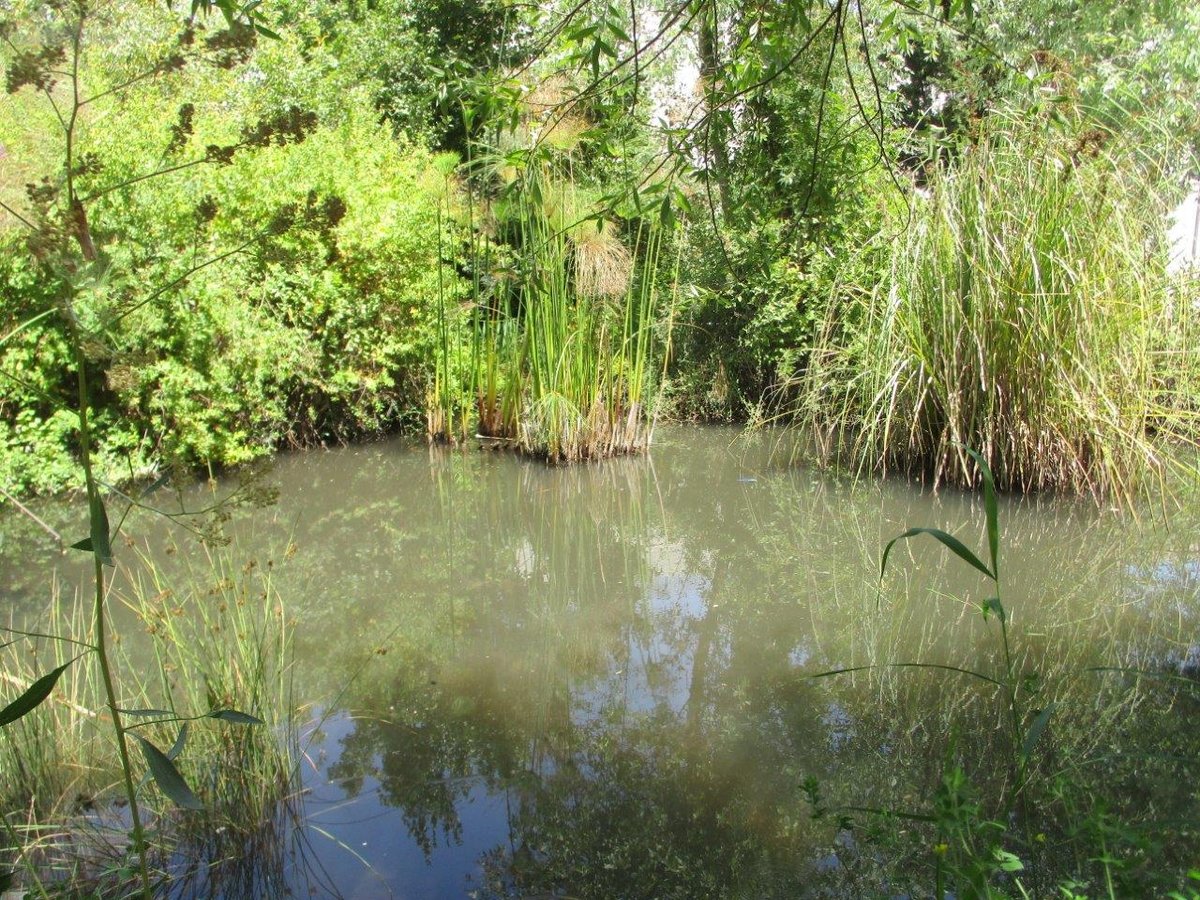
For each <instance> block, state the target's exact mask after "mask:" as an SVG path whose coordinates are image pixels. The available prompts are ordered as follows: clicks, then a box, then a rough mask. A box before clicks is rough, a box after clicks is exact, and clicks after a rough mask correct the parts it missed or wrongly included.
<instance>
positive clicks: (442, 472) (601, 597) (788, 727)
mask: <svg viewBox="0 0 1200 900" xmlns="http://www.w3.org/2000/svg"><path fill="white" fill-rule="evenodd" d="M661 438H662V439H661V440H660V442H659V444H658V446H657V447H656V448H655V450H654V452H653V454H652V456H651V457H650V458H636V459H633V458H631V459H617V460H610V461H607V462H603V463H598V464H595V465H589V466H578V467H571V468H561V469H551V468H546V467H544V466H542V465H540V464H535V463H530V462H527V461H522V460H519V459H514V458H512V457H509V456H505V455H496V454H489V453H470V454H463V453H457V452H452V451H446V450H432V451H431V450H428V449H426V448H424V447H414V446H410V445H404V444H387V445H379V446H375V447H361V448H354V449H348V450H345V451H339V452H330V453H315V454H308V455H305V456H302V457H292V458H286V459H284V460H283V461H282V462H281V463H280V465H279V466H278V467H277V470H276V473H275V476H274V477H275V478H276V479H277V480H278V482H279V483H280V486H281V488H282V495H281V499H280V502H279V503H278V504H277V505H276V506H274V507H272V508H270V509H268V510H264V511H260V512H258V513H256V514H255V515H254V516H253V517H252V518H250V517H247V518H241V519H235V521H233V522H232V523H231V525H230V532H231V536H232V538H233V546H235V547H236V548H237V552H238V553H241V554H243V555H245V556H246V557H247V558H254V559H256V560H259V561H264V560H271V561H272V563H273V564H275V565H276V566H277V569H276V571H277V586H278V589H279V591H280V593H281V595H282V596H284V597H285V598H286V600H287V602H288V605H289V608H290V609H291V611H292V613H293V614H294V615H295V617H296V622H297V626H296V627H297V631H296V646H297V682H298V686H297V691H298V693H299V694H300V695H301V696H302V697H304V698H305V699H306V700H307V701H308V702H310V703H311V704H313V705H314V706H315V707H316V708H319V709H321V710H322V711H323V712H322V715H321V717H320V719H319V721H318V722H317V723H316V724H315V725H314V727H313V728H312V730H311V731H310V732H309V733H306V734H305V735H304V736H303V740H304V742H305V746H306V753H307V758H308V760H309V761H310V763H309V765H307V766H306V767H305V776H304V777H305V783H304V787H305V789H306V791H307V795H306V798H305V813H306V816H307V822H308V823H309V824H308V827H309V828H310V829H311V832H310V837H312V840H313V841H314V847H315V852H316V853H317V856H318V857H319V860H320V864H321V866H322V867H323V868H324V869H325V871H327V872H328V873H329V883H330V884H333V885H336V886H337V888H338V891H339V892H340V893H343V894H345V895H347V896H361V897H375V896H382V895H384V894H385V893H386V892H388V891H390V892H392V893H394V894H395V895H396V896H414V897H416V896H464V895H466V894H468V893H470V894H471V895H473V896H476V897H481V898H483V897H508V896H595V897H601V896H603V897H609V896H655V897H667V896H680V897H684V896H686V897H693V896H723V895H739V896H746V895H750V896H769V895H777V896H796V895H797V894H798V893H804V892H806V891H809V890H810V889H811V890H815V887H814V885H818V884H822V885H824V887H823V888H822V890H826V889H828V890H830V891H841V892H842V893H844V894H846V895H849V896H854V895H856V892H861V891H863V890H867V891H868V892H870V891H869V890H868V888H867V885H870V884H875V882H872V881H870V879H871V878H872V877H874V876H873V874H872V873H874V872H875V869H876V868H877V867H876V866H875V862H874V861H873V860H872V859H871V858H870V855H869V854H867V853H864V852H863V851H861V849H860V848H859V847H858V846H857V845H856V844H855V842H854V841H853V840H851V839H849V838H848V837H847V835H846V834H844V833H839V831H838V830H837V829H836V828H835V827H831V825H830V823H829V822H828V821H817V820H814V819H813V817H812V815H811V813H812V809H811V806H810V805H809V803H808V798H806V796H805V794H804V792H803V791H802V789H801V785H802V784H803V782H804V780H805V778H806V777H809V776H814V777H816V778H818V779H819V781H820V783H821V784H822V786H823V790H824V791H825V792H826V794H827V795H828V796H832V797H835V798H836V799H837V800H838V801H839V802H842V803H845V804H856V805H862V806H881V807H887V806H893V807H898V808H914V807H916V806H917V805H919V804H920V803H921V801H922V798H924V797H928V796H929V793H930V791H932V790H933V789H935V788H936V785H937V784H938V781H939V778H940V775H941V772H942V767H943V763H944V762H945V760H946V759H947V754H948V753H951V752H952V751H953V748H954V747H956V746H962V745H963V744H964V743H965V744H969V745H970V746H971V747H972V751H973V753H974V760H973V765H975V766H976V767H977V768H978V770H979V771H980V772H983V773H986V772H987V770H988V760H989V755H994V754H995V753H996V752H997V749H998V748H996V747H995V746H994V744H995V739H994V735H995V734H996V733H997V729H998V728H999V718H998V704H997V703H996V697H995V695H994V692H991V691H989V690H988V689H987V685H986V684H985V685H982V687H981V686H980V685H979V684H977V683H964V682H963V681H962V680H961V679H955V678H953V677H951V678H947V677H944V676H942V675H931V674H930V673H927V672H915V673H911V674H906V675H904V676H903V677H895V676H879V675H871V674H860V675H855V676H853V677H845V678H821V679H814V678H813V677H812V676H813V675H815V674H817V673H820V672H824V671H828V670H831V669H837V668H844V667H852V666H863V665H870V664H876V663H885V662H899V661H914V660H920V661H926V662H941V663H946V664H952V665H957V666H964V667H970V668H975V669H978V670H983V671H996V670H997V668H998V666H999V665H1000V660H999V656H998V653H999V647H998V645H997V643H996V641H995V635H994V632H992V631H990V630H989V625H988V624H987V623H985V622H984V621H983V619H982V617H981V616H980V615H979V613H978V603H979V602H980V601H981V600H983V599H984V597H985V596H986V595H985V594H984V593H983V592H984V591H985V590H986V588H987V585H985V584H983V583H982V582H981V580H980V579H978V578H977V577H974V576H972V575H970V574H969V573H968V572H966V571H964V570H963V568H962V567H961V566H957V565H955V564H953V563H950V562H947V560H946V558H945V555H944V554H943V553H942V552H941V551H939V549H938V548H937V547H935V546H933V545H932V544H928V545H927V544H921V543H918V542H912V543H911V545H909V546H905V547H903V548H902V551H901V552H900V553H899V554H898V555H897V557H896V568H895V570H894V571H893V573H892V574H890V575H889V576H888V578H887V579H886V580H885V581H884V583H883V585H882V588H881V586H880V584H879V581H878V556H879V552H880V548H881V547H882V545H883V544H884V543H885V542H886V541H887V540H888V539H889V538H890V537H892V536H894V535H895V534H897V533H899V532H900V531H902V530H903V529H904V528H906V527H907V526H909V525H914V524H928V525H937V526H940V527H944V528H947V529H948V530H951V531H954V532H956V533H959V534H961V535H963V537H964V539H966V540H968V543H978V540H979V538H978V536H979V535H980V534H981V533H982V530H983V511H982V509H981V507H980V505H979V504H978V503H977V502H976V500H975V499H974V498H972V497H969V496H963V495H958V494H953V493H944V494H942V495H941V496H940V497H937V498H932V497H930V496H928V495H926V494H923V493H921V492H920V491H917V490H914V489H913V488H912V487H911V486H909V485H907V484H904V483H899V482H885V483H882V484H880V483H872V484H858V485H855V484H851V483H848V482H843V481H838V480H836V479H831V478H828V477H825V476H818V475H815V474H813V473H811V472H806V471H803V470H796V469H791V468H786V467H782V466H778V465H776V464H775V463H774V462H773V457H772V454H771V452H770V449H771V448H770V447H769V446H767V445H765V444H755V443H750V444H746V443H740V442H739V443H731V442H732V440H733V435H732V433H731V432H728V431H720V430H711V431H710V430H682V429H680V430H667V431H666V432H665V433H664V434H663V435H661ZM1001 515H1002V519H1003V523H1004V538H1003V550H1002V552H1003V554H1004V557H1003V566H1004V569H1003V572H1004V579H1005V591H1006V598H1007V599H1006V602H1007V603H1008V605H1009V606H1010V608H1011V609H1012V611H1013V613H1014V622H1015V627H1016V628H1017V629H1018V630H1019V633H1020V635H1021V643H1020V653H1021V654H1022V657H1021V658H1022V664H1023V665H1024V666H1026V668H1027V669H1028V670H1030V671H1032V670H1034V669H1036V670H1037V671H1038V672H1039V674H1040V675H1041V676H1042V679H1043V680H1044V681H1045V682H1046V683H1047V684H1051V685H1055V687H1054V688H1053V690H1055V691H1058V692H1060V693H1061V697H1059V695H1058V694H1056V695H1055V696H1056V697H1059V699H1063V700H1065V699H1066V698H1067V695H1068V694H1069V693H1070V692H1072V691H1082V692H1084V694H1087V692H1088V691H1090V692H1091V694H1092V695H1093V696H1098V695H1099V694H1100V693H1102V692H1104V691H1110V692H1111V691H1115V690H1118V689H1120V688H1121V686H1120V685H1113V684H1108V683H1104V684H1099V683H1097V684H1091V685H1090V686H1089V685H1081V684H1080V682H1079V679H1077V678H1075V679H1071V680H1068V679H1066V677H1065V673H1066V672H1067V671H1068V670H1070V671H1078V670H1082V669H1085V668H1086V667H1088V666H1129V665H1139V666H1144V665H1147V664H1148V663H1150V662H1154V663H1155V664H1157V663H1159V662H1162V661H1174V660H1178V661H1179V663H1178V664H1179V665H1185V662H1184V661H1185V660H1186V659H1188V658H1191V657H1190V656H1189V654H1192V653H1193V652H1194V646H1195V643H1196V624H1197V623H1196V610H1197V606H1198V604H1197V598H1196V579H1195V567H1196V560H1197V558H1200V553H1198V552H1197V549H1198V548H1197V546H1196V540H1195V536H1196V535H1200V529H1197V528H1195V527H1194V526H1195V523H1194V522H1193V521H1191V520H1190V519H1184V518H1182V517H1180V518H1179V519H1178V520H1177V521H1176V522H1175V523H1174V527H1173V528H1172V529H1170V530H1168V529H1164V528H1162V527H1161V526H1159V525H1156V524H1155V523H1154V522H1153V521H1152V520H1151V519H1150V518H1149V517H1146V518H1144V519H1143V520H1141V521H1140V522H1134V521H1131V520H1128V519H1122V518H1119V517H1116V516H1114V515H1111V514H1108V513H1103V512H1098V511H1097V510H1095V509H1094V508H1093V507H1091V506H1089V505H1085V504H1073V503H1067V502H1056V501H1053V500H1050V499H1048V498H1040V499H1037V500H1031V501H1023V502H1016V501H1009V502H1006V503H1005V504H1004V508H1003V509H1002V512H1001ZM132 527H133V528H134V529H135V530H136V529H137V528H139V527H142V528H143V529H144V533H147V534H149V536H150V538H151V539H152V540H153V541H154V542H155V544H156V546H157V548H158V552H159V553H160V554H162V555H160V557H159V558H160V560H161V561H162V565H164V566H172V565H176V564H177V563H176V562H175V561H176V560H178V559H180V558H181V557H183V556H186V555H187V547H186V545H185V544H184V543H182V542H180V540H179V539H178V538H171V537H168V536H165V535H162V534H160V533H159V532H158V530H157V529H155V528H154V526H149V525H145V524H142V523H137V522H135V523H133V526H132ZM173 540H174V541H176V543H177V545H178V549H177V551H176V552H175V553H174V554H171V553H168V550H169V549H170V548H171V542H172V541H173ZM285 560H286V562H285ZM1047 690H1050V688H1048V689H1047ZM1151 706H1153V704H1151ZM1163 706H1164V708H1169V707H1170V706H1171V702H1166V703H1164V704H1163ZM1155 708H1157V707H1155ZM1189 708H1190V707H1189ZM1084 715H1086V712H1085V713H1084ZM1157 721H1158V722H1159V727H1160V728H1161V729H1162V730H1163V732H1164V733H1167V734H1176V733H1178V732H1180V731H1181V730H1182V728H1181V725H1180V720H1178V719H1173V718H1171V716H1170V715H1167V714H1165V713H1164V718H1161V719H1160V720H1157ZM1063 727H1064V728H1065V725H1064V726H1063ZM1111 738H1112V732H1108V731H1104V730H1103V729H1100V728H1096V729H1095V735H1094V738H1093V739H1092V743H1091V744H1089V743H1088V740H1087V739H1084V738H1079V739H1073V741H1074V742H1073V744H1072V747H1073V748H1074V750H1075V752H1081V751H1082V752H1085V753H1086V752H1090V751H1091V750H1095V749H1097V748H1098V747H1099V745H1100V744H1101V743H1102V742H1104V741H1108V740H1110V739H1111ZM998 768H1002V767H998ZM1189 808H1190V807H1189Z"/></svg>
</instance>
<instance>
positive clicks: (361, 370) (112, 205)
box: [0, 7, 445, 492]
mask: <svg viewBox="0 0 1200 900" xmlns="http://www.w3.org/2000/svg"><path fill="white" fill-rule="evenodd" d="M121 26H125V27H131V28H140V29H143V30H144V31H145V33H146V34H147V35H148V36H147V38H146V40H145V43H144V44H143V45H140V46H138V47H136V48H134V49H133V50H127V51H126V52H125V54H124V55H122V54H121V53H120V51H119V48H118V46H117V45H112V44H106V43H104V41H105V40H106V39H107V37H108V36H109V35H110V33H111V32H112V31H113V30H118V29H119V28H120V27H121ZM171 27H172V26H171V20H170V19H169V17H166V18H164V17H163V16H161V15H157V16H156V15H155V14H153V13H150V12H149V11H144V10H133V9H125V8H124V7H118V8H117V10H116V11H112V10H110V11H108V13H106V16H105V17H101V18H99V19H98V20H96V21H95V22H94V23H93V22H91V21H89V29H91V30H89V31H88V32H87V36H88V37H90V38H92V40H93V41H94V42H95V43H94V44H93V43H91V42H89V43H87V44H85V48H86V49H85V53H84V55H83V57H82V60H83V62H84V66H83V68H82V72H81V78H80V81H81V84H82V85H83V87H84V90H85V91H86V93H87V94H88V95H90V96H96V97H98V98H99V99H96V100H94V101H90V102H91V103H92V104H94V105H95V106H96V107H97V108H103V109H104V112H105V116H104V117H103V118H102V119H100V120H98V121H97V122H96V123H95V124H93V123H92V120H91V117H90V116H83V117H81V119H80V123H81V124H80V127H79V133H78V134H77V135H76V136H75V148H74V152H75V154H76V156H77V157H79V158H86V159H88V160H89V162H88V165H87V166H86V168H81V169H80V171H79V172H77V173H76V174H75V178H74V183H75V187H76V189H77V190H78V191H80V192H81V194H82V196H84V197H86V198H87V204H86V207H87V215H88V226H89V229H90V232H91V237H92V239H93V240H94V243H95V245H96V248H97V252H98V255H99V258H98V259H97V261H96V263H95V265H90V266H89V267H88V268H87V269H86V271H85V272H81V273H79V274H77V275H75V276H64V272H66V271H68V270H67V269H64V268H63V267H61V266H59V265H58V264H57V263H56V262H55V260H56V259H57V257H56V256H54V255H53V254H48V253H47V250H46V249H40V248H39V247H38V246H37V245H35V242H33V241H32V240H31V236H30V235H29V233H28V228H26V227H24V225H23V224H22V222H21V221H19V220H16V221H10V222H7V223H5V227H4V228H3V229H0V243H3V245H4V247H5V253H4V254H3V257H2V262H0V323H2V324H0V328H2V329H3V330H2V331H0V334H2V335H5V336H6V339H5V340H4V341H3V343H2V344H0V370H2V371H3V372H5V373H6V375H5V379H6V390H5V391H4V393H3V394H2V395H0V486H2V487H4V488H5V489H6V490H9V491H10V492H13V491H15V492H21V491H29V490H33V491H48V490H53V489H57V488H61V487H64V486H68V485H73V484H77V483H78V475H77V474H76V470H75V469H74V462H73V457H74V455H75V443H74V436H73V429H74V427H75V416H74V414H72V413H69V412H67V411H66V410H67V409H68V408H69V407H70V406H71V405H72V404H73V403H74V386H73V377H74V374H75V369H76V361H75V358H74V354H73V352H72V351H71V349H70V340H69V335H68V331H69V326H68V323H67V320H66V319H64V318H62V317H60V316H58V315H53V316H48V317H45V316H43V317H41V318H37V321H35V322H32V323H31V324H29V325H28V327H23V323H27V322H29V320H30V319H33V318H36V317H39V316H41V314H43V313H45V312H48V311H51V310H54V309H56V308H58V307H59V306H60V304H61V302H62V297H63V296H64V295H66V294H67V293H72V294H74V295H75V300H74V301H73V303H74V306H75V308H76V309H77V311H78V315H79V319H80V324H81V325H83V326H84V327H86V328H87V329H88V330H89V332H90V337H89V338H88V339H87V341H86V346H85V357H86V359H87V360H88V368H89V369H90V370H91V371H90V372H89V376H90V377H89V380H90V382H91V383H92V385H93V390H92V394H91V397H90V401H91V403H92V405H93V420H92V429H93V433H94V436H95V438H96V441H97V452H98V456H99V465H100V468H101V470H102V471H103V472H104V473H105V476H104V477H105V478H108V479H113V478H121V477H127V476H128V475H130V474H134V473H139V472H142V471H144V470H146V469H147V468H148V467H150V466H151V465H156V464H160V461H162V460H166V461H168V462H177V463H181V464H183V465H187V466H196V465H218V466H219V465H229V464H236V463H241V462H246V461H249V460H251V459H254V458H256V457H259V456H262V455H263V454H265V453H269V452H271V451H272V450H273V449H275V448H277V447H280V446H287V445H304V444H311V443H314V442H324V441H331V440H346V439H349V438H351V437H357V436H362V435H370V434H378V433H380V432H382V431H384V430H389V429H392V428H395V427H396V426H397V425H399V424H401V423H404V422H406V421H408V422H411V421H413V420H414V419H415V418H416V417H417V416H418V415H419V410H420V407H421V402H422V399H423V393H424V380H425V377H426V376H425V372H426V369H427V367H428V363H429V361H430V359H431V357H432V352H431V347H432V341H433V338H434V335H433V331H432V324H431V322H432V315H433V310H434V303H433V301H434V298H435V296H436V291H435V285H436V283H437V280H438V277H439V274H438V273H439V269H440V264H439V262H438V257H437V255H436V254H437V244H438V236H437V229H436V215H437V209H438V206H439V204H440V203H441V202H442V201H443V195H444V193H445V182H444V180H443V179H442V177H441V176H440V174H439V172H440V168H439V166H438V165H437V164H436V160H435V159H434V158H433V157H432V156H431V155H430V154H428V153H427V152H425V151H423V150H421V149H420V148H419V147H415V146H410V145H406V144H402V143H397V142H396V141H394V140H393V139H392V138H391V136H390V133H389V132H388V130H387V129H386V128H385V127H384V126H381V125H379V124H376V122H375V113H374V112H373V111H372V110H371V108H370V106H369V98H368V96H367V92H366V90H365V89H364V88H357V89H352V88H348V89H347V90H346V91H344V92H343V93H342V94H341V96H340V97H339V102H338V105H337V106H336V107H335V106H334V105H333V104H332V103H331V102H329V98H328V96H327V95H321V94H319V93H318V95H317V96H314V97H313V98H312V99H313V100H314V101H315V105H316V106H318V107H320V108H322V109H323V110H324V111H326V112H328V113H329V115H328V118H327V120H326V121H325V122H324V123H321V124H318V120H317V119H316V118H314V116H313V115H312V114H310V113H309V112H308V111H306V110H304V109H301V108H300V107H298V106H296V105H295V104H296V98H294V97H293V98H290V99H288V100H287V101H282V100H280V99H279V94H280V91H279V86H278V85H277V84H276V81H277V79H276V78H275V77H274V76H275V75H277V74H278V75H280V76H281V77H282V76H283V74H284V73H289V72H295V71H297V70H304V68H305V67H304V66H303V65H302V64H301V60H300V58H299V53H300V49H299V47H298V46H297V45H296V43H295V42H269V43H268V44H267V45H266V46H265V47H263V48H261V49H259V50H257V51H255V50H254V45H253V43H251V44H250V45H249V47H248V49H246V50H245V51H244V53H243V56H239V57H237V58H236V59H235V60H233V61H230V62H228V63H227V62H225V61H219V62H220V63H221V65H220V66H218V68H217V69H216V71H217V72H218V73H223V72H224V68H223V67H224V66H226V65H229V66H231V67H232V69H233V70H234V71H235V72H238V73H241V77H238V78H233V77H225V76H223V75H222V77H218V78H213V77H212V76H211V73H210V72H208V71H204V70H203V68H194V69H193V68H190V67H188V66H184V67H183V68H182V69H181V70H179V71H177V72H175V71H170V72H167V73H165V74H161V75H158V76H157V77H155V78H151V79H148V80H140V81H139V80H136V76H130V75H129V73H130V72H136V71H137V70H138V66H139V64H141V63H145V62H146V59H144V57H146V58H148V59H149V64H150V66H151V69H150V71H151V72H154V71H155V69H154V66H155V65H156V64H155V63H154V62H153V60H154V59H155V58H156V54H157V53H167V52H168V51H170V52H174V50H172V49H171V48H172V47H173V46H174V44H173V43H172V42H173V41H174V38H173V37H172V36H171ZM198 27H199V26H198ZM200 33H201V35H205V34H207V35H208V36H207V37H201V38H199V39H196V43H197V44H203V45H204V46H206V47H207V46H208V45H210V44H211V45H213V46H216V39H217V38H218V37H219V36H220V34H221V33H222V32H220V31H217V32H216V34H212V33H211V29H209V30H208V31H204V30H202V31H201V32H200ZM221 46H224V45H221ZM205 52H208V51H205ZM201 56H202V58H203V59H206V60H207V59H209V57H208V56H205V55H204V53H202V54H201ZM251 58H253V63H251V62H249V61H248V60H250V59H251ZM194 65H195V66H196V67H200V66H201V63H199V62H197V63H195V64H194ZM254 66H257V67H260V68H259V71H265V72H266V73H268V74H269V75H270V76H271V77H268V78H267V79H266V80H265V81H263V82H262V85H261V87H260V86H259V81H258V80H257V79H254V78H250V77H247V76H249V75H250V74H251V73H252V72H253V70H254ZM127 76H128V77H131V78H135V81H134V84H133V85H131V86H129V87H127V88H123V89H122V90H121V91H120V93H119V94H116V95H111V96H109V95H108V94H107V92H109V91H111V90H113V89H114V87H115V86H117V85H120V84H121V83H122V81H121V79H122V78H126V77H127ZM301 99H303V98H301ZM47 106H48V103H47V100H46V98H45V97H42V96H38V95H37V94H36V93H34V92H32V91H31V90H30V89H29V88H26V89H25V90H23V91H21V92H19V93H17V94H16V95H14V97H13V98H12V102H11V103H10V104H9V106H8V107H6V110H5V113H4V114H5V115H6V116H8V117H9V118H10V121H15V120H16V119H18V118H21V119H24V120H26V121H28V122H32V123H36V124H37V125H38V128H35V129H30V130H28V131H27V132H25V133H24V134H23V135H22V140H21V141H20V142H18V143H17V144H15V145H14V146H12V147H11V149H10V152H13V153H14V154H15V155H17V156H19V157H20V158H21V159H22V161H23V162H24V163H26V164H27V166H28V167H29V171H28V175H29V176H30V179H31V184H34V186H35V187H36V185H37V182H36V181H35V180H34V179H35V177H36V176H35V175H34V173H35V172H45V173H46V178H47V180H46V181H45V182H42V183H41V184H42V185H43V187H41V188H37V189H36V191H35V190H34V189H33V188H30V189H29V190H24V189H22V188H20V187H19V186H18V185H17V184H11V183H8V184H4V185H2V186H0V187H3V196H2V197H0V199H3V200H4V202H5V203H6V204H8V206H9V207H10V209H14V210H24V213H23V217H24V218H25V219H26V220H28V221H33V222H34V223H35V224H36V223H37V222H41V221H50V220H51V219H50V218H47V217H51V218H52V217H53V216H56V215H60V214H61V208H62V206H63V204H64V202H65V201H64V199H63V196H62V183H61V181H60V180H59V179H60V178H61V173H59V174H55V168H56V166H60V165H61V161H60V160H56V158H55V155H54V148H55V142H56V140H57V141H60V138H57V137H56V136H55V131H56V128H57V125H56V123H55V122H54V120H53V119H52V118H51V119H47V118H46V116H45V114H46V112H47ZM91 108H92V107H91V106H90V105H89V106H87V107H85V109H86V110H90V109H91ZM306 139H307V140H306ZM60 149H61V147H60ZM157 172H163V174H158V175H154V177H145V176H148V175H153V174H154V173H157ZM23 195H24V196H23ZM42 233H47V232H45V231H43V232H42ZM38 240H41V238H38ZM58 252H59V251H57V250H56V251H54V253H58ZM31 449H32V450H34V451H35V452H33V453H30V452H29V451H30V450H31Z"/></svg>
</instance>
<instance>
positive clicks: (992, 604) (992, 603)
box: [981, 597, 1008, 622]
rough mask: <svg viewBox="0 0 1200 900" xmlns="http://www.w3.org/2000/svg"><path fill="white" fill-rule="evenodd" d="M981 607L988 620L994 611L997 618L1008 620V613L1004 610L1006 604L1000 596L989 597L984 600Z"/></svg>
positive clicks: (1003, 620)
mask: <svg viewBox="0 0 1200 900" xmlns="http://www.w3.org/2000/svg"><path fill="white" fill-rule="evenodd" d="M981 608H982V610H983V618H984V619H985V620H986V619H987V617H988V616H989V615H991V614H992V613H995V614H996V618H997V619H999V620H1000V621H1001V622H1007V621H1008V613H1006V612H1005V611H1004V604H1003V603H1001V602H1000V598H999V597H988V598H987V599H986V600H984V601H983V603H982V605H981Z"/></svg>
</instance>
